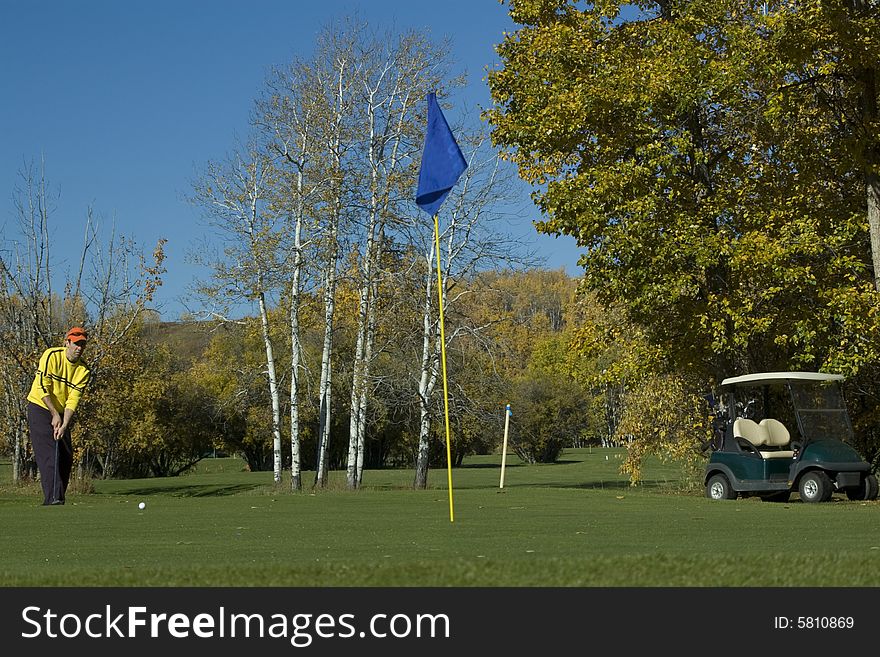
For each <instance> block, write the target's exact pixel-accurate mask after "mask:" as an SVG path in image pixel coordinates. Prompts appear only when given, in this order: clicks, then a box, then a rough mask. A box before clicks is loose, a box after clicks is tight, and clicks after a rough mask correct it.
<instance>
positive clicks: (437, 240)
mask: <svg viewBox="0 0 880 657" xmlns="http://www.w3.org/2000/svg"><path fill="white" fill-rule="evenodd" d="M434 250H435V251H436V252H437V296H438V299H439V306H440V362H441V364H442V368H443V411H444V413H445V417H446V474H447V478H448V481H449V522H455V512H454V511H453V504H452V448H451V447H450V444H449V387H448V386H447V383H446V330H445V329H444V327H443V275H442V273H441V271H440V224H439V222H438V221H437V215H436V214H435V215H434Z"/></svg>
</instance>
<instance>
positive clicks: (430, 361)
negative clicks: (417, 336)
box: [413, 247, 440, 489]
mask: <svg viewBox="0 0 880 657" xmlns="http://www.w3.org/2000/svg"><path fill="white" fill-rule="evenodd" d="M434 257H435V256H434V248H433V247H432V248H431V251H430V253H429V254H428V256H427V258H426V261H427V264H428V276H427V283H426V285H425V300H424V313H423V316H422V364H421V375H420V376H419V445H418V451H417V453H416V472H415V479H414V481H413V488H417V489H424V488H426V487H427V486H428V457H429V446H430V437H431V397H432V395H433V393H434V387H435V385H436V383H437V376H438V372H439V365H440V337H439V335H438V333H439V331H438V330H437V329H438V327H437V323H436V322H435V321H434V320H433V319H432V314H433V308H434V303H433V296H434V291H433V289H434V283H433V281H434V276H432V274H433V273H434V266H433V263H434Z"/></svg>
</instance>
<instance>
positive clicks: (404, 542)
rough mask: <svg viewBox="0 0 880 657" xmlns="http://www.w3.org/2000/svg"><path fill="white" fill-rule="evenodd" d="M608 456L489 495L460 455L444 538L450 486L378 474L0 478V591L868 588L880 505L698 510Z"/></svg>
mask: <svg viewBox="0 0 880 657" xmlns="http://www.w3.org/2000/svg"><path fill="white" fill-rule="evenodd" d="M606 457H608V458H607V459H606ZM619 458H620V453H619V452H617V451H614V450H603V449H592V450H589V449H580V450H566V452H565V453H564V454H563V456H562V459H561V462H560V463H558V464H554V465H533V466H529V465H523V464H521V463H519V462H518V461H516V460H513V461H512V462H510V463H509V467H508V469H507V472H506V475H505V488H504V489H503V490H499V488H498V482H499V475H500V468H499V465H498V464H499V459H498V457H497V456H496V457H473V458H471V459H468V460H466V462H465V467H462V468H459V469H456V470H454V471H453V490H454V501H455V522H454V523H450V521H449V500H448V493H447V489H446V476H445V475H446V473H445V470H444V471H436V470H435V471H433V472H432V473H431V475H430V478H429V483H431V484H433V485H434V487H433V488H429V489H428V490H426V491H414V490H411V489H409V484H410V482H411V478H412V472H411V471H395V470H383V471H370V472H366V473H365V474H364V483H365V485H364V488H363V489H362V490H360V491H356V492H348V491H345V490H344V484H343V482H344V473H341V472H334V473H332V474H333V475H334V476H333V477H331V482H330V486H329V487H328V489H327V490H323V491H318V492H314V493H312V492H304V493H299V494H291V493H288V492H279V491H275V490H273V487H272V485H271V481H272V479H271V478H272V474H271V473H270V472H260V473H251V472H245V471H244V470H243V466H242V462H241V461H238V460H236V459H207V460H206V461H204V462H202V463H201V464H200V465H199V468H198V469H197V471H196V472H195V473H192V474H189V475H186V476H182V477H176V478H169V479H141V480H128V481H96V482H94V483H95V489H96V492H95V493H94V494H90V495H75V494H72V495H70V496H69V498H68V504H67V505H66V506H64V507H42V506H40V505H39V502H40V497H39V495H38V493H37V492H36V488H35V487H34V488H30V489H27V490H23V489H14V488H12V487H11V486H10V485H9V484H8V482H9V472H8V468H4V469H2V471H0V475H2V477H3V479H2V481H3V482H4V483H3V485H2V487H0V519H2V520H0V522H2V534H0V551H2V554H3V555H4V558H3V561H2V566H0V585H3V586H432V587H433V586H574V587H586V586H614V587H617V586H650V587H655V586H725V587H729V586H829V587H830V586H878V585H880V531H878V519H880V503H878V502H869V503H866V502H850V501H848V500H846V499H845V498H843V497H840V496H835V498H834V500H833V501H832V502H829V503H824V504H805V503H802V502H800V501H799V500H797V498H796V496H795V497H794V498H793V499H792V501H791V502H790V503H786V504H773V503H765V502H761V501H760V500H757V499H749V500H742V499H741V500H737V501H732V502H717V501H711V500H708V499H706V498H704V497H703V496H702V495H699V494H685V493H681V492H678V491H677V489H678V487H677V482H676V475H675V472H676V471H675V469H674V468H671V467H668V466H664V465H662V464H659V463H651V464H649V466H648V467H647V468H646V469H645V477H646V482H645V484H644V485H642V486H639V487H635V488H634V487H630V486H629V485H628V482H627V481H626V479H625V478H624V477H623V476H621V475H619V474H618V473H617V467H618V465H619V462H620V461H619ZM311 477H313V475H311V474H310V473H307V474H306V475H305V476H304V481H305V482H307V483H311V480H312V479H311ZM139 502H145V504H146V507H145V508H144V509H143V510H139V509H138V503H139ZM50 517H51V523H49V524H47V522H46V521H47V518H50ZM47 527H49V528H50V530H49V532H47V531H46V528H47Z"/></svg>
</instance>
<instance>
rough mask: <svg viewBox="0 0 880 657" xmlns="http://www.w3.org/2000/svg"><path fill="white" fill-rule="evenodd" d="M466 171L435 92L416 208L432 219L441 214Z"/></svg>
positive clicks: (430, 101)
mask: <svg viewBox="0 0 880 657" xmlns="http://www.w3.org/2000/svg"><path fill="white" fill-rule="evenodd" d="M465 169H467V162H465V159H464V156H463V155H462V154H461V150H460V149H459V148H458V144H457V143H456V142H455V137H453V136H452V131H451V130H450V129H449V124H448V123H446V118H445V117H444V116H443V112H442V111H441V109H440V106H439V105H438V104H437V96H436V94H434V93H433V92H432V93H429V94H428V129H427V131H426V132H425V147H424V149H422V164H421V166H420V167H419V188H418V190H417V191H416V205H418V206H419V207H420V208H421V209H422V210H424V211H425V212H427V213H428V214H430V215H432V216H433V215H435V214H437V211H438V210H439V209H440V206H441V205H442V204H443V201H445V200H446V197H447V196H448V195H449V192H450V191H452V188H453V187H454V186H455V183H456V182H458V178H459V176H461V174H462V173H463V172H464V170H465Z"/></svg>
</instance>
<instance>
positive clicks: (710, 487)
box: [706, 474, 736, 500]
mask: <svg viewBox="0 0 880 657" xmlns="http://www.w3.org/2000/svg"><path fill="white" fill-rule="evenodd" d="M706 497H708V498H709V499H712V500H735V499H736V491H735V490H733V488H731V487H730V481H728V479H727V477H725V476H724V475H723V474H715V475H712V476H711V477H710V478H709V482H708V483H707V484H706Z"/></svg>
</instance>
